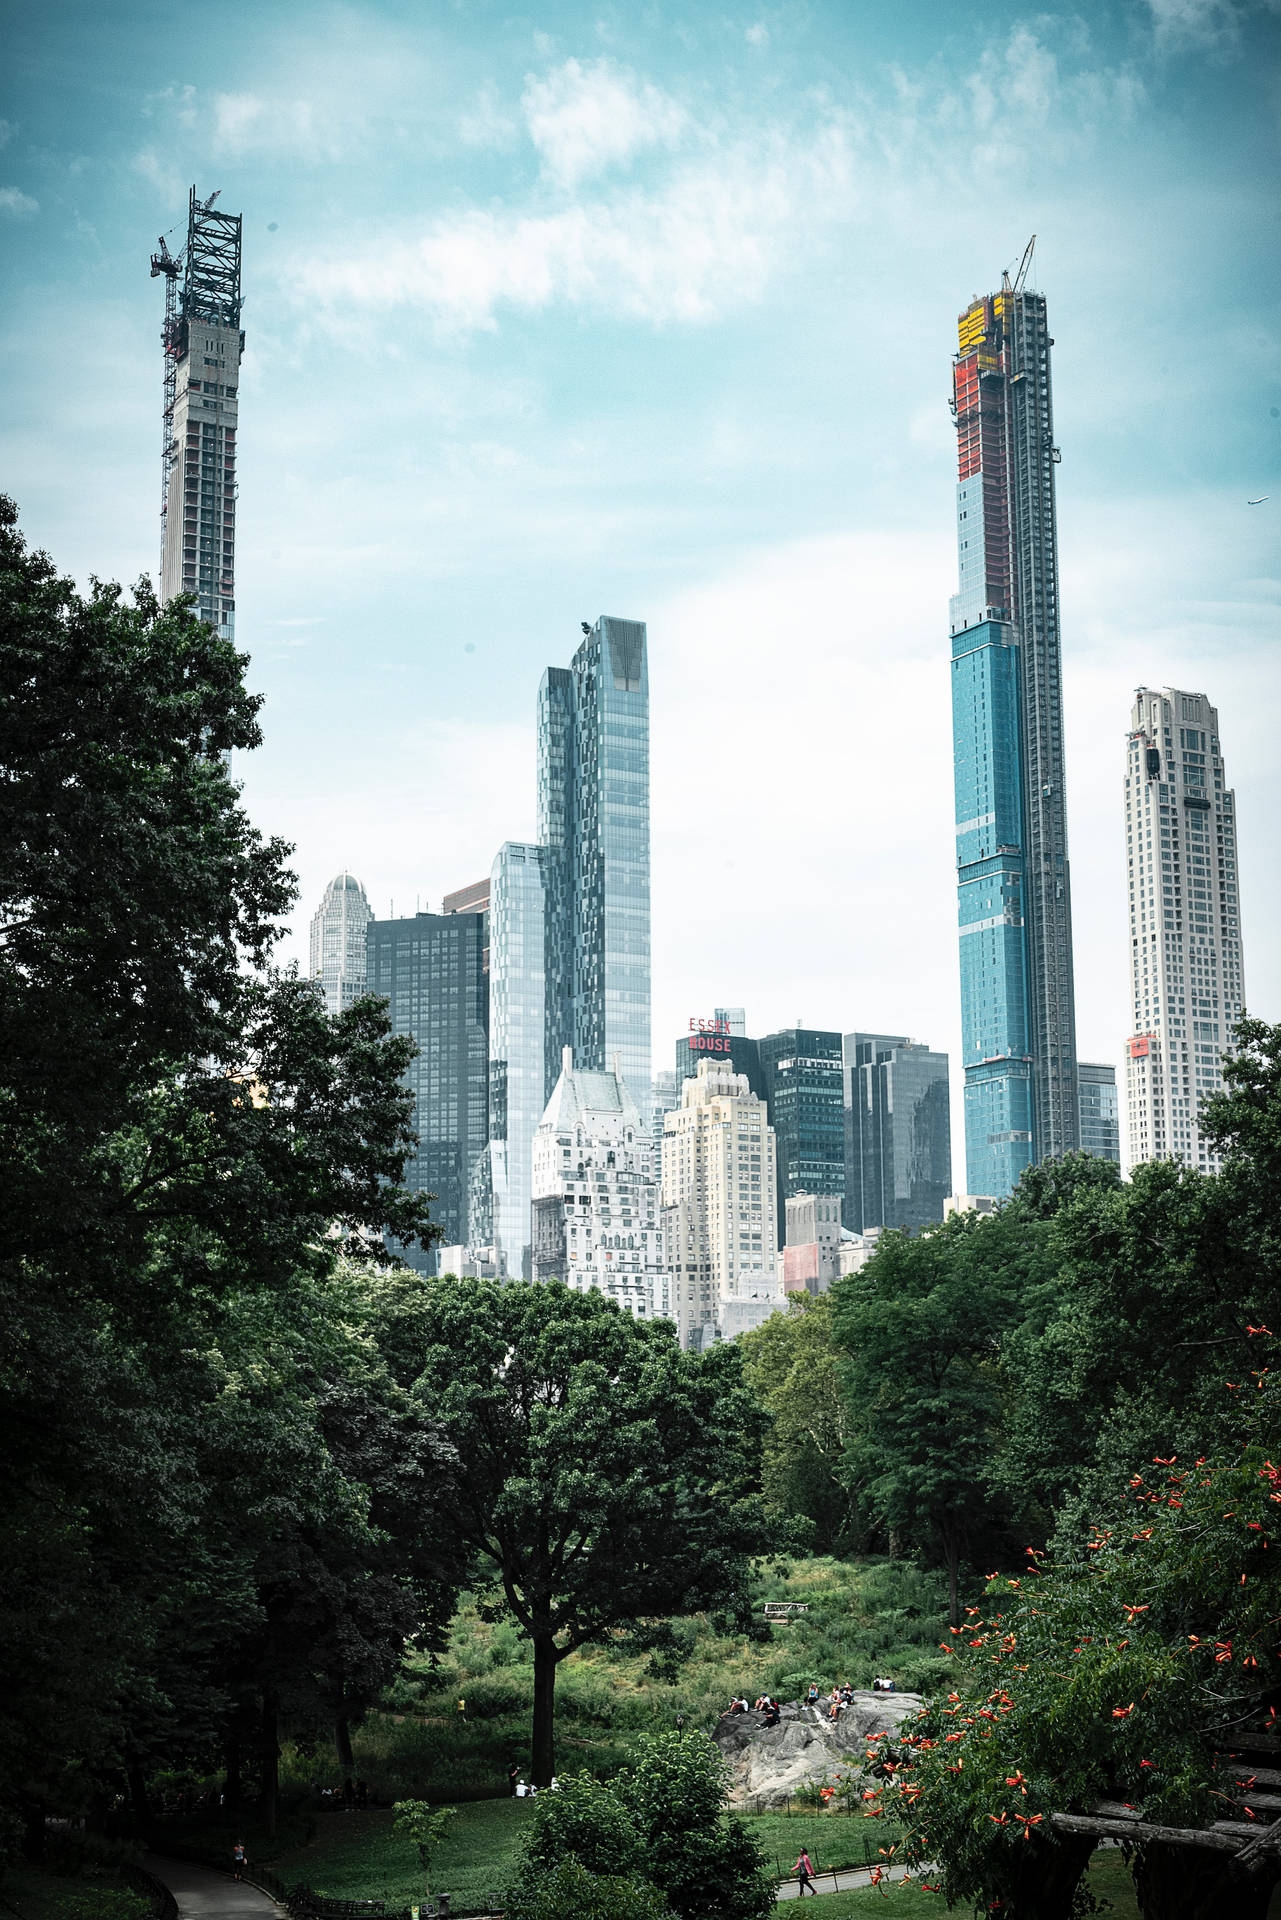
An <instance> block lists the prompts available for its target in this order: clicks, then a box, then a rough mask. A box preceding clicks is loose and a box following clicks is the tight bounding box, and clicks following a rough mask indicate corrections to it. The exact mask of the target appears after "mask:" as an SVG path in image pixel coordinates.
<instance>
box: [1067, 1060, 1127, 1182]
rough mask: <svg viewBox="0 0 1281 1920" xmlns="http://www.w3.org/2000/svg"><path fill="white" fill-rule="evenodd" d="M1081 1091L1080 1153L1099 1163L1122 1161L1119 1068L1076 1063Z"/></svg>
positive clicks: (1082, 1061)
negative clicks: (1118, 1085) (1088, 1155)
mask: <svg viewBox="0 0 1281 1920" xmlns="http://www.w3.org/2000/svg"><path fill="white" fill-rule="evenodd" d="M1076 1071H1077V1079H1078V1084H1079V1086H1080V1089H1081V1151H1082V1153H1092V1154H1093V1155H1094V1157H1095V1159H1096V1160H1112V1161H1115V1162H1116V1163H1117V1164H1118V1165H1119V1164H1120V1160H1121V1110H1120V1101H1119V1099H1118V1097H1117V1088H1116V1068H1115V1067H1111V1066H1106V1065H1103V1064H1102V1063H1097V1062H1093V1061H1087V1060H1081V1061H1078V1063H1077V1069H1076Z"/></svg>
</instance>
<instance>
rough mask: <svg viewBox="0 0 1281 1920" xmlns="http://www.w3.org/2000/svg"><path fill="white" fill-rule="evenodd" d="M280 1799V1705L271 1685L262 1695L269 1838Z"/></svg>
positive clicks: (264, 1804) (264, 1789)
mask: <svg viewBox="0 0 1281 1920" xmlns="http://www.w3.org/2000/svg"><path fill="white" fill-rule="evenodd" d="M279 1799H280V1707H279V1703H278V1701H277V1699H276V1695H275V1693H274V1692H273V1691H272V1690H271V1688H270V1687H266V1688H264V1689H263V1696H262V1799H261V1818H262V1825H263V1831H264V1833H265V1834H266V1836H267V1838H268V1839H269V1840H274V1839H275V1837H276V1808H277V1804H278V1802H279Z"/></svg>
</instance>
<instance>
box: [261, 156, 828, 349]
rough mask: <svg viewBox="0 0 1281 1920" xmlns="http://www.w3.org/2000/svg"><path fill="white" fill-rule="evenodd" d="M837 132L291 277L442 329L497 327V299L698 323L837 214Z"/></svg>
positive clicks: (392, 245) (445, 228)
mask: <svg viewBox="0 0 1281 1920" xmlns="http://www.w3.org/2000/svg"><path fill="white" fill-rule="evenodd" d="M851 197H852V162H851V155H850V151H849V147H848V144H847V141H846V137H845V134H844V132H843V130H842V129H841V128H839V127H837V126H829V127H827V128H821V129H820V130H819V131H818V133H817V134H816V135H815V136H814V137H813V138H812V139H811V140H809V141H808V142H806V143H805V144H796V143H792V142H791V141H788V140H785V139H782V138H775V139H774V140H773V141H772V142H771V141H770V140H769V139H768V137H763V138H762V139H761V140H760V141H758V142H757V143H756V144H754V145H753V146H751V147H747V146H744V147H740V148H735V149H732V150H729V151H725V152H719V153H715V154H712V155H710V156H708V157H707V158H705V159H702V160H700V161H698V162H697V163H692V164H688V165H686V166H684V167H682V168H680V169H679V170H678V171H677V172H676V173H675V174H674V175H673V177H672V178H671V179H670V180H669V181H668V183H667V184H666V185H665V186H663V187H661V188H659V189H657V190H655V191H652V192H644V191H641V190H640V189H629V190H627V191H626V192H623V193H620V194H616V195H615V196H614V197H612V198H602V199H599V200H595V201H589V202H582V203H579V204H577V205H572V206H569V207H566V208H564V209H563V210H561V211H559V212H556V213H551V214H533V213H516V212H505V211H502V212H497V213H492V212H481V211H467V212H464V213H461V214H456V215H451V216H449V217H447V218H445V219H442V220H438V221H436V222H435V223H434V224H433V225H432V226H430V227H429V228H428V229H427V231H426V232H425V233H424V235H423V236H422V238H421V239H419V240H416V241H412V242H404V241H381V242H379V243H378V244H376V245H374V246H371V247H369V248H368V249H366V250H364V251H363V252H362V253H360V254H358V255H352V254H348V255H346V256H331V257H330V258H329V259H328V260H325V259H316V260H314V261H312V262H311V263H310V264H309V265H304V266H303V267H302V268H301V269H300V272H299V276H298V282H299V285H300V286H301V288H302V291H303V293H304V294H305V295H306V296H307V297H308V298H310V299H313V300H315V301H317V302H319V303H320V304H322V305H328V306H330V307H331V308H338V307H344V308H361V307H363V308H365V309H367V310H373V309H379V308H386V307H391V306H397V305H409V306H417V307H421V308H424V309H425V310H426V311H428V312H429V313H431V314H432V315H433V316H434V317H435V319H436V320H437V322H438V323H439V324H440V325H441V326H442V327H445V328H456V329H468V328H476V327H492V326H493V325H494V324H495V320H496V315H497V313H498V311H499V310H500V309H501V308H503V307H515V308H525V309H534V308H541V307H546V306H549V305H551V304H552V303H553V302H556V301H563V302H565V303H566V304H568V305H571V306H590V307H597V308H602V309H606V310H610V311H613V312H615V313H624V314H628V315H631V316H633V317H638V318H643V319H647V320H650V321H655V322H660V323H661V322H664V321H671V320H686V321H689V320H702V319H705V318H708V317H710V316H712V315H714V314H716V313H719V312H723V311H724V310H725V309H726V308H728V307H731V306H733V305H736V304H737V303H739V302H740V301H742V300H744V299H750V298H752V297H754V296H755V295H756V294H757V293H758V292H759V291H760V289H761V288H762V286H763V285H764V283H765V282H766V280H767V279H768V278H769V276H770V274H771V272H772V271H773V270H774V269H775V267H776V266H777V265H778V263H779V261H780V260H781V258H782V257H783V255H784V252H785V250H786V248H787V247H788V246H789V245H790V244H791V243H792V242H793V241H794V239H795V237H796V235H797V232H798V231H799V230H800V229H801V228H802V227H803V226H808V224H809V223H810V222H812V221H813V220H815V219H818V220H823V221H825V220H829V219H831V218H833V217H838V216H839V215H840V214H842V213H843V212H845V211H846V210H847V209H848V207H849V205H850V203H851Z"/></svg>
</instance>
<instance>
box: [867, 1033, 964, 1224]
mask: <svg viewBox="0 0 1281 1920" xmlns="http://www.w3.org/2000/svg"><path fill="white" fill-rule="evenodd" d="M843 1052H844V1102H845V1207H844V1215H843V1218H844V1223H845V1226H846V1227H847V1228H848V1229H849V1231H850V1232H851V1233H865V1232H866V1231H867V1230H868V1228H869V1227H904V1228H906V1229H907V1230H908V1231H909V1232H916V1231H917V1229H918V1228H920V1227H924V1226H929V1225H931V1224H932V1223H933V1222H934V1221H937V1220H941V1219H942V1218H943V1202H944V1201H945V1200H946V1199H947V1196H948V1194H949V1193H950V1192H951V1191H952V1121H951V1111H950V1099H949V1092H948V1078H947V1055H946V1054H945V1053H934V1052H933V1051H931V1049H930V1048H929V1047H927V1046H923V1045H922V1044H921V1043H920V1042H919V1041H916V1040H909V1039H907V1038H906V1037H905V1036H904V1035H902V1034H891V1033H847V1034H846V1035H845V1039H844V1043H843Z"/></svg>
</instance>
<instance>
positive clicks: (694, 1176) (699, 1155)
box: [662, 1059, 779, 1348]
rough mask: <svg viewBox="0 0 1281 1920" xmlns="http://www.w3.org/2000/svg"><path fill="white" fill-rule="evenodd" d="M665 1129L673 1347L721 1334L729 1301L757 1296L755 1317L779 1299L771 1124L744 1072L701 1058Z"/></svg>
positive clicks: (665, 1212) (665, 1207) (699, 1343)
mask: <svg viewBox="0 0 1281 1920" xmlns="http://www.w3.org/2000/svg"><path fill="white" fill-rule="evenodd" d="M663 1127H664V1134H663V1168H662V1179H663V1224H664V1231H665V1234H666V1247H667V1264H668V1266H669V1268H670V1270H671V1275H672V1289H673V1296H672V1297H673V1314H674V1317H675V1320H676V1325H677V1329H678V1331H679V1333H680V1339H681V1345H682V1346H684V1347H693V1348H701V1347H703V1346H705V1345H709V1344H710V1343H711V1342H712V1341H713V1340H715V1339H716V1337H717V1335H718V1334H720V1333H722V1332H724V1331H726V1330H727V1326H728V1325H729V1320H730V1318H731V1317H732V1316H730V1317H727V1311H726V1310H727V1308H728V1307H729V1306H730V1304H731V1303H735V1302H748V1301H753V1302H756V1303H757V1304H758V1305H760V1317H764V1315H765V1313H767V1312H770V1311H772V1310H773V1307H774V1305H776V1304H778V1293H779V1287H778V1278H777V1275H778V1252H777V1248H778V1212H777V1205H778V1203H777V1200H776V1197H775V1195H776V1167H775V1142H774V1130H773V1128H772V1127H771V1126H770V1124H769V1121H768V1118H767V1117H766V1112H765V1102H764V1101H763V1100H761V1099H759V1098H758V1097H757V1095H756V1094H754V1093H753V1092H752V1090H751V1088H750V1086H749V1085H748V1083H747V1076H746V1075H745V1074H741V1073H735V1072H734V1070H733V1068H732V1067H731V1066H730V1065H729V1064H728V1063H725V1064H724V1065H722V1064H720V1063H718V1062H717V1061H716V1060H714V1059H711V1060H707V1059H705V1060H700V1061H699V1063H698V1071H697V1073H696V1074H695V1075H694V1077H693V1078H692V1079H690V1080H686V1081H685V1082H684V1084H683V1085H682V1087H681V1100H680V1105H679V1106H678V1107H673V1108H672V1110H671V1112H670V1113H668V1114H667V1116H666V1118H665V1119H664V1122H663ZM761 1303H765V1304H761ZM742 1324H744V1322H743V1320H742V1318H741V1316H740V1318H739V1320H738V1321H737V1323H736V1324H735V1325H734V1326H733V1329H732V1330H733V1331H738V1330H739V1328H740V1327H741V1325H742Z"/></svg>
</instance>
